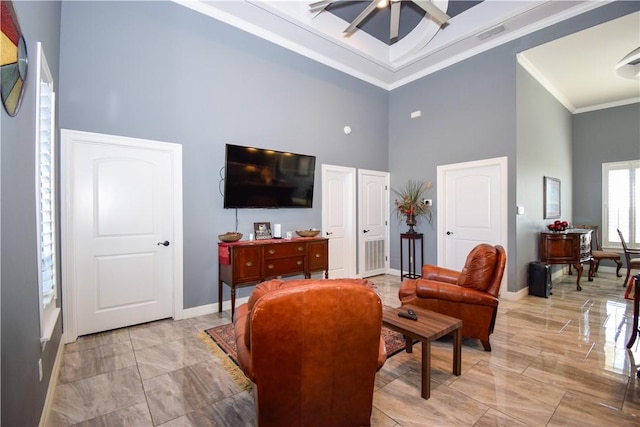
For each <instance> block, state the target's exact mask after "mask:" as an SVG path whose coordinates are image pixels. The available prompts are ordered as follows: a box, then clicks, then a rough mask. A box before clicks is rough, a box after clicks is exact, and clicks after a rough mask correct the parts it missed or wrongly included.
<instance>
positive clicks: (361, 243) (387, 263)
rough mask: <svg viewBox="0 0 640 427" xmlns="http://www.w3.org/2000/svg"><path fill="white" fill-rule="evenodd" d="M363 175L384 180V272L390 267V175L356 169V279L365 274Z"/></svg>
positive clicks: (383, 172) (382, 172) (388, 173)
mask: <svg viewBox="0 0 640 427" xmlns="http://www.w3.org/2000/svg"><path fill="white" fill-rule="evenodd" d="M365 174H368V175H375V176H378V177H381V178H384V185H385V198H386V200H385V201H384V206H385V208H384V212H383V214H384V220H385V224H386V226H385V230H384V242H385V251H384V270H385V271H389V267H390V265H391V230H390V227H389V221H390V218H391V210H390V207H389V206H390V205H391V173H390V172H385V171H377V170H371V169H358V197H357V199H358V231H357V233H356V235H357V236H358V239H357V245H358V277H362V276H363V275H364V274H365V272H364V269H365V264H366V259H365V255H366V254H365V247H364V245H365V242H364V237H363V234H362V233H363V232H362V230H361V229H362V228H363V225H362V223H363V222H364V219H363V217H362V216H363V214H364V206H363V203H362V199H363V197H362V178H363V176H364V175H365Z"/></svg>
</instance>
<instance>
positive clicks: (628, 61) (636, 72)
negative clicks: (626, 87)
mask: <svg viewBox="0 0 640 427" xmlns="http://www.w3.org/2000/svg"><path fill="white" fill-rule="evenodd" d="M615 70H616V74H617V75H618V76H620V77H622V78H624V79H632V80H640V47H638V48H636V49H635V50H633V51H631V52H629V53H628V54H627V55H626V56H625V57H624V58H622V59H621V60H620V61H619V62H618V63H617V64H616V66H615Z"/></svg>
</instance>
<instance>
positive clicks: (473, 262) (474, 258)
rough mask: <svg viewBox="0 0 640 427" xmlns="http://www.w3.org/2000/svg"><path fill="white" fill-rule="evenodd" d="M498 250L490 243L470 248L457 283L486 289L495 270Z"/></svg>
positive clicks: (477, 288) (481, 289) (480, 289)
mask: <svg viewBox="0 0 640 427" xmlns="http://www.w3.org/2000/svg"><path fill="white" fill-rule="evenodd" d="M497 258H498V251H497V250H496V248H495V247H493V246H491V245H485V244H482V245H478V246H476V247H475V248H473V249H472V250H471V252H470V253H469V255H468V256H467V261H466V263H465V265H464V268H463V269H462V272H461V273H460V277H459V278H458V285H460V286H463V287H465V288H473V289H476V290H478V291H486V290H487V288H488V287H489V285H490V284H491V280H492V279H493V276H494V274H493V273H494V271H495V270H496V268H495V267H496V259H497Z"/></svg>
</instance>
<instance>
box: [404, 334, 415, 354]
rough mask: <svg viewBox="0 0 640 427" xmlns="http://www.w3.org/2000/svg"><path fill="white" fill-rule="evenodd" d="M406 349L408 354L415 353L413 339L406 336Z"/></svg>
mask: <svg viewBox="0 0 640 427" xmlns="http://www.w3.org/2000/svg"><path fill="white" fill-rule="evenodd" d="M404 349H405V350H406V351H407V353H413V338H411V337H408V336H406V335H405V336H404Z"/></svg>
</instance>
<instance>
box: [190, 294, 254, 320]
mask: <svg viewBox="0 0 640 427" xmlns="http://www.w3.org/2000/svg"><path fill="white" fill-rule="evenodd" d="M247 301H249V297H243V298H236V308H238V307H239V306H241V305H242V304H244V303H246V302H247ZM225 310H231V301H222V311H225ZM217 312H218V303H217V302H216V303H213V304H205V305H199V306H197V307H191V308H185V309H184V310H182V317H183V318H184V319H188V318H190V317H198V316H205V315H207V314H212V313H217Z"/></svg>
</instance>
